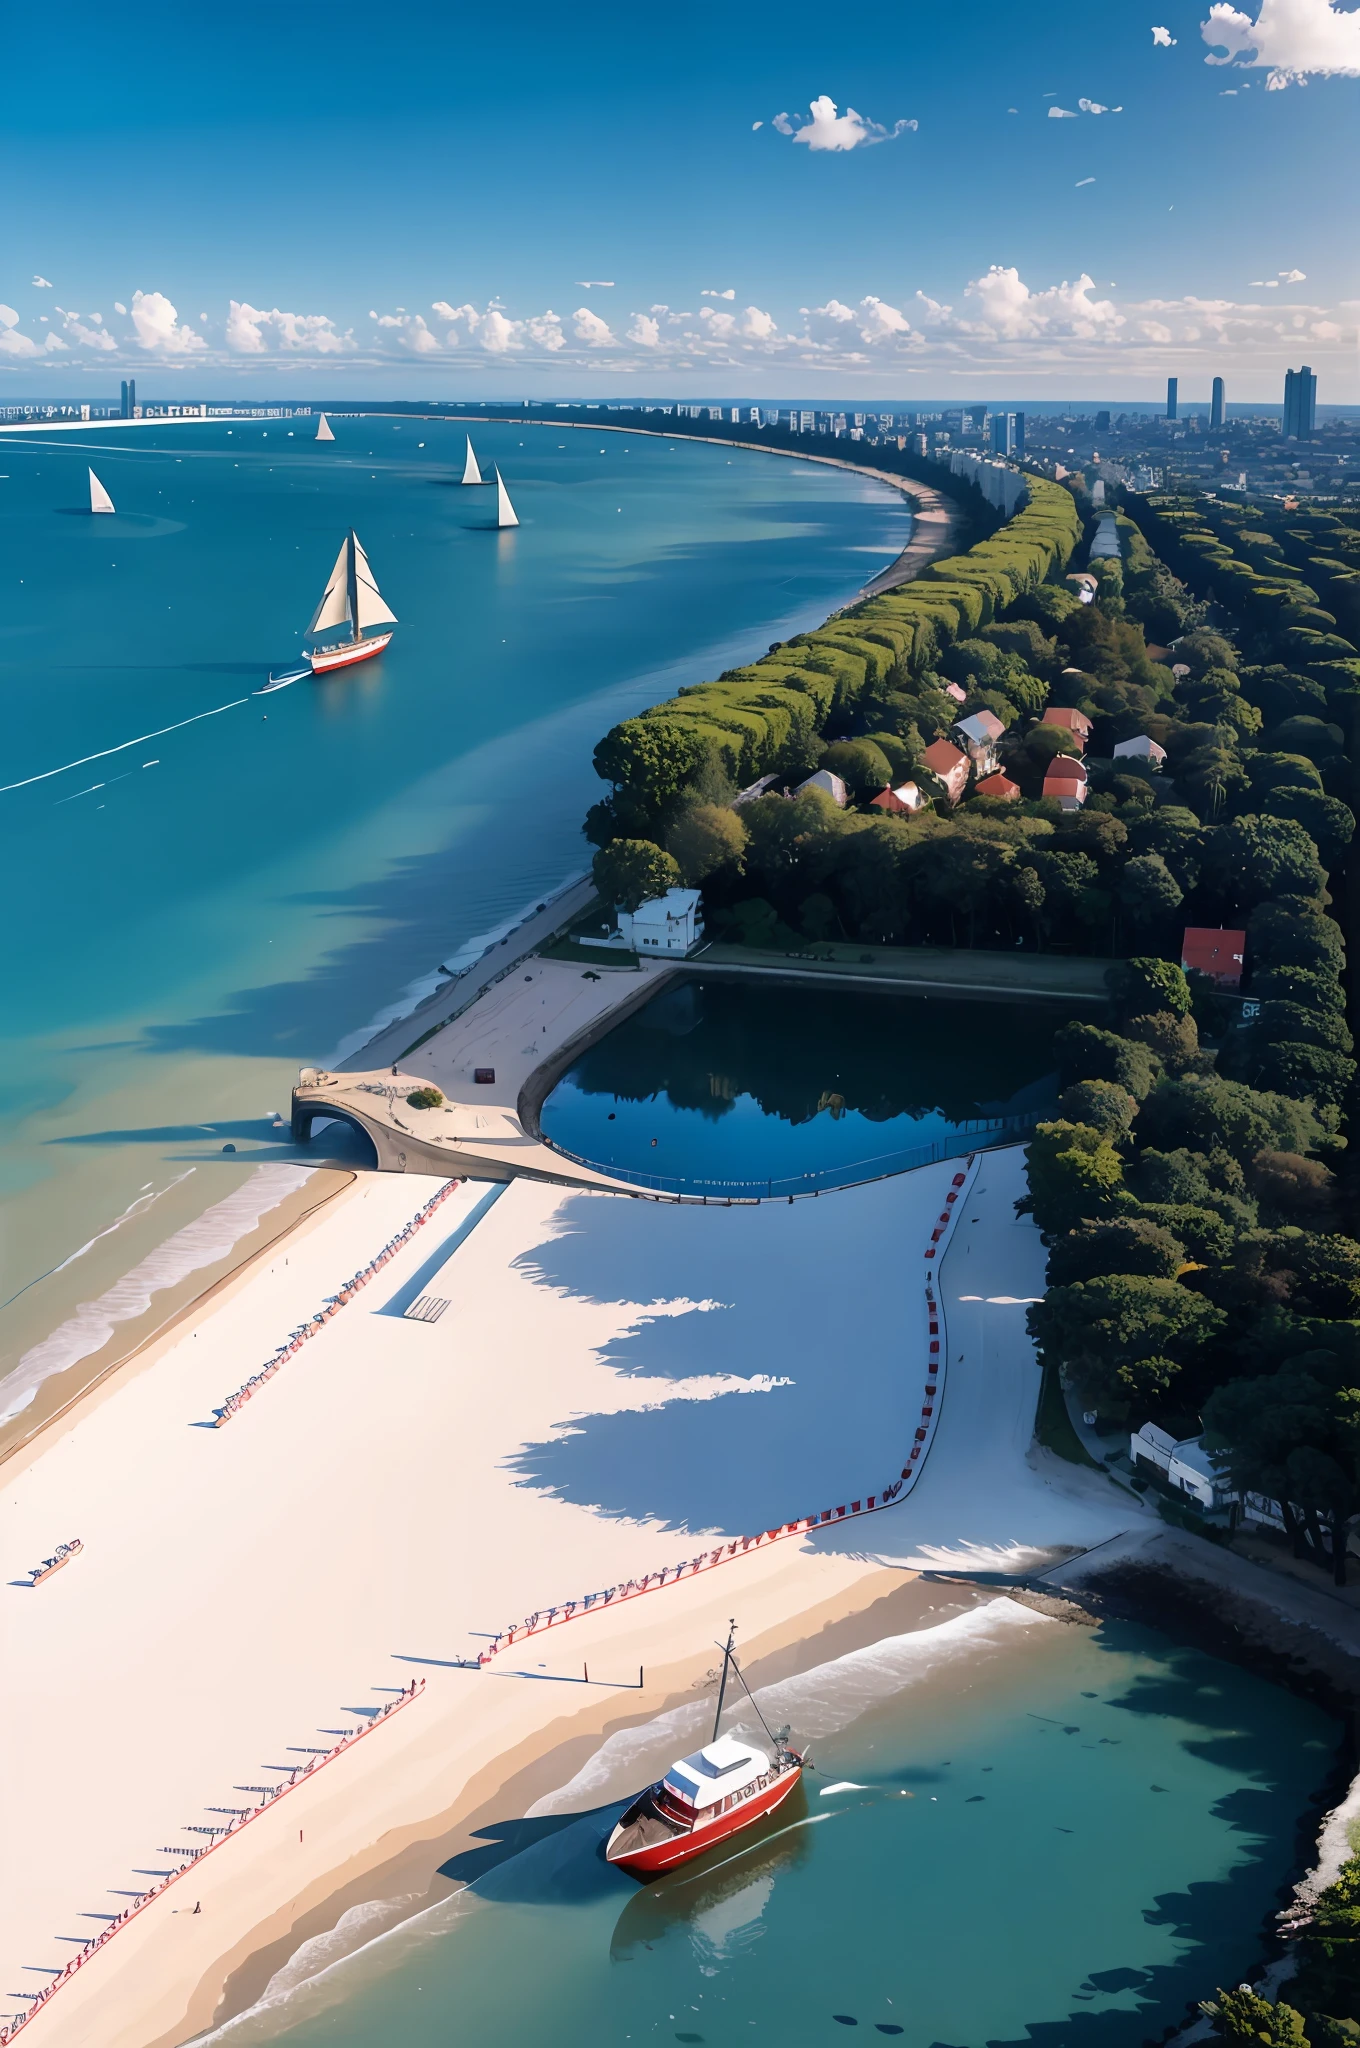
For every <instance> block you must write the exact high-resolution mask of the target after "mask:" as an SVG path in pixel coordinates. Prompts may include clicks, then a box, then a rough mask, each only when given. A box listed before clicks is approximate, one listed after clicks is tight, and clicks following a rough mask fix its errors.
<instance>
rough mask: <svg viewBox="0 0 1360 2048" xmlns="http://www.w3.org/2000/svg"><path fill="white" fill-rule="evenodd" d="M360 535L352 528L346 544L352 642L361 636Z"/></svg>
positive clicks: (346, 574)
mask: <svg viewBox="0 0 1360 2048" xmlns="http://www.w3.org/2000/svg"><path fill="white" fill-rule="evenodd" d="M357 539H358V535H357V534H356V533H355V531H354V528H353V527H352V526H351V528H350V530H349V539H348V540H347V541H346V543H345V547H346V551H347V552H346V556H345V594H346V597H347V598H348V601H349V633H350V639H351V640H358V639H359V637H360V634H359V564H358V558H357V556H356V554H355V542H356V540H357Z"/></svg>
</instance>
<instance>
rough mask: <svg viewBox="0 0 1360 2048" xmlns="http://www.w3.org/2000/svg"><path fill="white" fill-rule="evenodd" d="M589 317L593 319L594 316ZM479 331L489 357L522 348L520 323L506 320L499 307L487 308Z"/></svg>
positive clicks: (522, 332) (521, 325) (522, 340)
mask: <svg viewBox="0 0 1360 2048" xmlns="http://www.w3.org/2000/svg"><path fill="white" fill-rule="evenodd" d="M591 317H592V319H593V318H594V315H593V314H592V316H591ZM601 325H603V322H601ZM479 331H480V334H481V342H482V347H483V348H484V349H485V350H486V351H487V353H488V354H489V355H493V356H499V355H505V354H506V353H507V352H508V351H509V350H510V349H516V348H523V346H524V339H523V335H524V329H523V324H522V322H520V321H518V320H510V319H508V318H507V317H506V315H505V314H504V313H503V312H502V311H501V309H500V307H499V306H488V307H487V309H486V311H485V313H483V315H482V318H481V326H480V330H479Z"/></svg>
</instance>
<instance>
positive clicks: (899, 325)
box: [859, 297, 911, 342]
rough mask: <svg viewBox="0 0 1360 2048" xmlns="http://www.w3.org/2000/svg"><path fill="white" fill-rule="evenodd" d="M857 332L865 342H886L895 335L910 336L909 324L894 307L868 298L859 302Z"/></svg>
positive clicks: (879, 300)
mask: <svg viewBox="0 0 1360 2048" xmlns="http://www.w3.org/2000/svg"><path fill="white" fill-rule="evenodd" d="M859 331H860V333H861V335H862V336H863V338H864V340H865V341H868V342H875V341H887V340H888V339H889V338H890V337H891V336H893V335H896V334H910V332H911V322H910V320H908V318H907V316H906V314H905V313H902V312H899V310H898V309H897V307H896V306H889V305H888V304H887V303H886V302H885V301H884V300H883V299H876V298H873V297H869V298H865V299H861V300H860V302H859Z"/></svg>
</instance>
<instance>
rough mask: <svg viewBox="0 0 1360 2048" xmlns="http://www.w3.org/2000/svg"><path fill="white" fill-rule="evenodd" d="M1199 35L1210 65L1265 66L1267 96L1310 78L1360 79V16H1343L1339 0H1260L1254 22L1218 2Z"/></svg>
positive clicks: (1223, 1)
mask: <svg viewBox="0 0 1360 2048" xmlns="http://www.w3.org/2000/svg"><path fill="white" fill-rule="evenodd" d="M1200 34H1201V35H1202V36H1203V38H1204V40H1205V42H1206V43H1208V45H1209V54H1208V56H1207V57H1206V58H1205V60H1204V61H1205V63H1206V64H1232V63H1234V62H1240V63H1242V64H1244V65H1252V66H1264V67H1265V68H1266V69H1267V70H1268V71H1269V73H1270V76H1269V77H1268V78H1267V80H1266V90H1267V91H1268V92H1279V91H1281V90H1283V88H1284V87H1285V86H1287V85H1295V84H1297V85H1306V84H1307V82H1308V80H1309V78H1310V77H1315V78H1360V12H1357V11H1356V10H1355V9H1354V8H1352V9H1349V10H1347V11H1345V12H1343V11H1342V9H1341V8H1340V7H1338V6H1337V5H1336V4H1335V0H1260V4H1259V9H1258V12H1257V15H1256V19H1255V21H1253V20H1252V18H1251V16H1250V15H1248V14H1244V13H1243V12H1242V11H1241V9H1240V8H1237V7H1232V6H1229V5H1228V4H1227V0H1216V4H1215V5H1214V6H1212V7H1211V8H1210V9H1209V18H1208V20H1207V21H1203V22H1201V23H1200ZM1218 51H1221V52H1222V53H1223V54H1222V55H1221V56H1220V55H1216V54H1215V53H1216V52H1218Z"/></svg>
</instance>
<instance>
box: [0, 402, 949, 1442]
mask: <svg viewBox="0 0 1360 2048" xmlns="http://www.w3.org/2000/svg"><path fill="white" fill-rule="evenodd" d="M290 427H291V436H290ZM335 429H336V436H337V439H336V442H335V443H334V445H332V446H320V447H318V446H316V445H315V444H314V443H313V442H312V440H311V439H310V436H311V434H312V432H313V431H314V427H313V425H311V424H309V423H307V422H303V421H298V422H288V421H286V420H275V421H267V422H259V423H252V424H249V425H247V424H237V425H236V426H234V427H233V428H232V429H230V430H229V429H228V428H227V426H226V425H225V424H221V425H219V424H218V423H216V422H213V423H209V424H207V425H204V426H197V425H192V426H180V427H175V426H169V425H167V426H166V427H164V428H161V427H159V426H157V427H154V428H146V429H139V430H133V431H128V432H123V433H119V432H116V431H113V430H101V429H99V428H98V427H96V426H91V427H90V428H89V429H88V431H84V430H82V431H81V432H79V433H73V434H61V435H55V434H54V435H45V434H43V435H38V434H29V435H14V434H12V435H9V436H0V472H3V474H0V584H2V585H3V592H4V606H3V611H2V612H0V734H3V746H0V783H4V784H21V785H23V786H21V787H14V788H8V789H6V790H4V791H2V792H0V843H2V844H3V855H4V859H5V862H6V865H7V870H8V873H9V874H10V877H11V887H10V889H9V890H8V891H7V893H6V916H5V926H4V931H5V964H6V972H5V974H4V976H3V977H0V1043H2V1044H3V1053H4V1058H3V1064H2V1065H0V1194H3V1196H4V1197H5V1202H4V1211H3V1219H2V1220H0V1301H2V1300H4V1299H5V1298H6V1297H9V1296H11V1295H13V1294H14V1293H15V1290H17V1289H20V1288H26V1289H27V1291H26V1292H25V1293H23V1294H22V1295H21V1296H20V1298H19V1299H18V1300H17V1301H15V1302H13V1303H12V1304H11V1305H10V1306H9V1307H8V1308H7V1309H5V1310H4V1312H3V1314H2V1315H0V1377H2V1376H3V1375H4V1373H5V1372H6V1371H8V1370H10V1369H12V1368H13V1366H14V1364H15V1361H16V1360H17V1359H18V1358H19V1357H20V1356H21V1355H22V1354H23V1353H24V1351H25V1349H26V1347H29V1346H31V1345H32V1344H33V1342H34V1340H35V1338H38V1337H44V1336H45V1335H46V1333H47V1332H49V1331H51V1330H52V1329H53V1327H54V1325H56V1324H58V1323H60V1321H61V1319H62V1317H63V1316H64V1315H66V1314H68V1313H69V1311H70V1309H71V1307H72V1305H73V1304H74V1303H76V1302H79V1301H85V1300H88V1299H90V1298H91V1297H92V1296H97V1295H99V1294H100V1293H101V1291H102V1290H103V1289H105V1288H107V1287H108V1286H109V1285H110V1283H111V1282H112V1281H113V1280H115V1279H116V1278H117V1277H118V1276H119V1275H121V1274H123V1273H125V1272H126V1271H127V1270H128V1268H129V1267H130V1266H131V1265H132V1264H133V1263H134V1261H136V1260H139V1259H142V1258H144V1257H145V1256H147V1255H148V1254H149V1253H150V1252H151V1250H152V1249H153V1248H154V1247H155V1246H157V1245H159V1244H160V1243H161V1242H162V1241H163V1240H164V1239H165V1238H166V1237H167V1236H168V1234H169V1233H170V1232H171V1231H173V1230H175V1229H176V1228H177V1227H179V1226H180V1225H182V1224H184V1223H185V1222H186V1220H188V1219H189V1218H191V1217H194V1216H196V1215H198V1214H199V1213H200V1212H201V1211H202V1210H203V1209H204V1208H205V1207H206V1206H207V1205H208V1203H209V1202H215V1201H217V1200H219V1199H221V1198H222V1197H223V1196H224V1195H226V1194H228V1193H230V1191H231V1190H232V1189H233V1188H236V1187H238V1186H239V1185H240V1183H241V1181H242V1179H243V1176H244V1172H245V1170H246V1169H248V1167H249V1166H250V1165H252V1164H253V1163H256V1162H258V1161H260V1160H274V1159H278V1158H280V1157H286V1156H288V1155H287V1152H286V1150H285V1149H284V1148H281V1146H280V1140H279V1134H277V1133H275V1132H273V1131H272V1129H271V1126H270V1118H269V1114H268V1113H269V1112H270V1111H271V1110H274V1109H282V1108H286V1106H287V1091H288V1087H289V1085H290V1082H291V1080H292V1078H293V1077H294V1074H295V1070H296V1067H297V1065H298V1064H299V1063H300V1062H302V1061H305V1060H311V1059H327V1058H329V1057H332V1056H333V1055H334V1054H335V1052H336V1049H337V1047H338V1046H340V1045H341V1044H342V1043H344V1042H345V1041H346V1040H349V1041H350V1042H353V1041H354V1040H355V1038H356V1036H357V1035H359V1034H361V1033H362V1031H363V1028H364V1026H365V1025H367V1024H368V1023H370V1022H371V1021H372V1020H373V1019H374V1018H375V1016H377V1015H378V1014H380V1013H381V1012H382V1011H383V1010H384V1009H385V1008H387V1007H388V1006H390V1005H391V1004H392V1003H393V1002H394V1000H395V999H396V998H398V997H399V996H400V995H401V993H402V991H403V990H407V991H410V990H413V989H423V988H424V987H425V986H427V985H429V983H430V982H431V980H432V977H433V975H434V972H435V970H436V968H437V967H438V965H439V964H440V963H441V962H444V963H446V964H450V963H452V962H453V961H454V960H455V959H456V958H457V957H458V955H459V952H460V949H462V948H467V947H469V946H471V948H472V950H473V952H474V953H475V951H476V950H478V945H479V942H480V941H481V940H482V939H484V937H485V936H486V935H488V934H490V933H493V932H497V931H498V930H499V928H501V927H502V926H503V925H504V924H505V923H506V921H507V920H511V919H513V918H515V917H516V916H517V915H518V914H519V913H521V912H522V911H523V910H525V909H526V908H532V906H533V904H534V902H535V901H536V900H540V899H541V898H542V897H543V896H544V895H545V894H546V893H548V891H549V890H551V889H552V888H553V887H555V886H556V885H557V884H559V883H560V882H562V881H563V880H565V879H566V878H567V876H568V875H570V874H571V873H573V872H576V871H579V870H581V869H582V868H584V867H585V865H586V863H587V861H588V858H589V849H588V848H587V847H586V846H585V844H584V842H583V841H582V839H581V838H580V836H579V825H580V820H581V817H582V815H583V813H584V811H585V808H586V806H587V805H588V804H589V803H590V802H591V801H592V800H593V799H594V798H595V796H596V795H598V794H599V793H600V789H601V785H600V784H599V783H598V782H597V780H596V778H595V777H594V775H593V773H592V771H591V767H590V755H591V749H592V747H593V745H594V743H595V741H596V739H597V738H598V737H599V736H600V734H601V733H603V732H604V731H605V730H606V729H607V728H608V727H609V725H610V724H612V723H613V722H614V720H615V719H617V718H618V717H620V716H623V715H626V714H627V713H628V712H629V711H630V710H633V709H636V708H639V707H640V706H641V705H643V704H645V703H648V702H652V701H655V700H656V699H657V698H658V697H661V696H665V695H667V694H668V693H669V692H670V690H671V689H673V688H674V687H675V686H676V685H677V684H678V683H681V682H684V681H692V680H694V679H696V678H697V677H699V676H702V675H706V674H710V673H713V672H715V670H716V668H717V667H721V666H722V665H724V663H726V662H728V661H731V660H734V659H737V658H746V657H748V656H749V655H750V654H751V653H752V652H753V651H755V650H759V649H763V647H764V646H765V645H767V644H768V642H769V641H770V640H772V639H774V638H777V637H783V636H784V635H785V634H787V633H788V632H789V631H791V630H793V629H795V628H796V627H800V626H804V625H807V624H809V623H812V622H814V621H816V620H818V619H820V618H821V617H823V616H824V615H825V613H826V611H827V610H828V609H829V608H830V607H831V606H833V605H834V604H836V603H838V602H841V601H843V600H844V599H845V598H846V597H848V596H849V595H851V594H852V593H853V591H854V590H855V589H856V588H857V587H858V586H859V584H860V583H861V582H862V581H863V580H865V579H866V578H867V577H868V576H869V575H871V574H872V573H874V571H875V570H876V569H877V568H878V567H880V566H882V564H883V563H884V562H885V561H886V560H887V559H889V558H890V557H891V555H892V554H893V553H895V552H896V551H897V550H898V549H899V548H900V547H901V546H902V545H904V544H905V540H906V538H907V536H908V533H909V530H910V520H909V514H908V513H907V512H906V510H905V509H904V506H903V501H902V500H901V498H900V497H899V496H898V494H897V493H895V492H891V491H889V490H887V489H886V488H885V487H883V486H880V485H877V484H875V483H873V482H872V481H871V480H869V479H865V478H859V477H856V476H853V475H851V474H848V473H846V472H844V471H840V470H834V469H828V468H823V467H818V466H815V465H809V464H800V463H793V462H789V461H780V460H777V459H775V458H772V457H768V456H760V455H758V454H752V453H743V452H741V451H740V450H736V451H732V452H731V453H730V454H729V453H728V452H727V451H726V450H724V449H721V448H706V447H702V446H699V445H696V444H687V443H680V444H676V445H674V446H672V444H670V443H667V442H665V441H663V440H649V439H647V438H646V437H643V436H621V435H617V434H600V435H598V436H596V435H594V434H589V433H582V432H573V431H570V430H566V429H562V428H555V427H553V426H551V425H550V426H549V427H548V428H546V429H543V428H539V429H536V430H528V429H524V428H518V427H514V426H504V425H497V426H489V427H483V428H477V429H476V430H475V436H476V441H477V446H478V449H479V453H480V454H481V455H482V456H483V458H484V460H485V461H486V463H487V466H488V467H489V466H490V463H491V462H493V461H494V462H498V463H499V464H500V466H501V468H502V470H503V471H504V473H505V475H506V478H507V481H508V483H509V485H510V488H511V490H512V491H513V493H514V497H515V502H516V505H517V509H518V511H519V513H520V516H521V519H522V521H523V524H522V525H521V527H520V529H519V530H518V531H517V532H514V533H509V534H504V535H501V534H497V533H496V532H494V531H491V530H489V526H488V522H489V520H490V518H491V516H492V509H491V508H492V494H491V493H490V492H488V491H475V490H464V489H462V488H461V487H460V486H459V485H458V484H457V483H456V482H455V481H454V479H455V478H456V477H457V476H459V475H461V471H462V458H463V431H462V429H460V428H454V427H452V426H450V425H448V424H439V423H433V424H430V423H423V422H419V421H415V420H410V419H407V420H404V421H402V422H401V423H400V424H397V423H394V422H392V421H388V420H364V421H359V420H338V421H336V423H335ZM422 443H423V444H424V445H423V446H422V445H421V444H422ZM88 466H93V467H94V468H95V469H96V470H97V472H98V474H99V476H100V477H101V479H102V480H103V482H104V483H105V485H106V486H107V488H108V489H109V491H110V492H111V494H112V497H113V500H114V503H115V505H116V506H117V508H118V510H117V513H116V515H115V516H114V517H111V518H110V517H103V518H92V517H91V516H90V515H89V514H88V512H86V511H84V510H82V507H84V506H86V505H88V486H87V481H86V470H87V467H88ZM351 524H353V525H354V526H355V527H356V528H357V529H358V532H359V535H360V538H361V539H362V541H363V542H364V544H365V546H366V548H367V550H368V553H369V556H370V559H371V561H372V564H373V567H374V570H375V572H376V574H377V576H378V578H379V581H380V583H381V586H382V588H383V591H384V594H385V595H386V596H387V597H388V599H389V601H390V602H391V604H392V607H393V609H394V610H395V611H396V612H397V614H398V616H399V618H400V619H401V622H402V623H401V626H400V629H399V631H398V634H397V638H396V641H395V643H394V645H393V647H392V649H391V650H390V652H389V653H388V654H387V655H386V656H384V657H383V658H382V659H381V661H375V662H373V663H371V664H368V665H366V666H365V667H363V668H361V669H358V670H355V671H353V672H351V673H350V674H348V675H340V676H336V677H332V678H330V679H328V680H327V681H326V682H325V683H324V684H313V683H310V682H307V683H301V684H297V685H295V686H293V687H292V688H291V689H288V690H285V691H281V692H278V693H275V694H273V695H269V696H266V697H257V696H254V695H253V694H252V693H253V692H255V691H257V690H259V689H260V688H261V686H262V685H263V683H264V682H265V680H266V676H267V673H268V670H269V668H270V666H271V665H275V666H277V665H279V664H286V663H287V662H288V661H289V659H290V658H291V657H292V656H293V655H294V654H295V652H296V649H297V646H298V641H299V636H300V633H301V630H302V628H303V627H305V625H306V623H307V620H308V619H309V617H310V616H311V612H312V609H313V607H314V605H315V604H316V602H317V599H318V597H319V595H320V592H321V589H322V587H323V585H324V582H325V579H326V576H327V574H328V573H329V570H330V566H331V563H332V561H333V560H334V557H335V552H336V549H337V547H338V545H339V542H340V540H341V538H342V536H343V533H344V530H345V528H346V527H347V526H349V525H351ZM223 707H225V708H223ZM205 714H211V715H205ZM184 721H193V722H190V723H184ZM169 726H175V727H177V728H178V729H177V730H174V731H170V732H166V731H163V730H161V729H162V728H165V727H169ZM142 735H147V736H148V737H146V738H145V739H142V738H141V736H142ZM130 740H136V741H138V744H136V745H133V746H123V744H122V743H123V742H126V741H130ZM110 749H119V751H116V752H110V751H108V750H110ZM85 756H101V757H102V758H98V759H94V760H89V761H85V762H84V763H83V765H75V764H79V763H81V762H82V757H85ZM68 763H69V764H73V765H71V766H69V767H65V766H64V764H68ZM53 769H60V770H61V771H62V772H59V773H57V774H51V773H49V771H50V770H53ZM33 778H40V779H33ZM224 1142H226V1143H232V1144H234V1145H235V1146H236V1147H237V1151H236V1153H235V1154H234V1155H232V1156H224V1155H223V1153H222V1150H221V1148H222V1145H223V1143H224ZM138 1205H140V1206H138ZM129 1209H131V1212H132V1213H130V1214H129V1213H127V1212H128V1211H129ZM119 1219H122V1220H121V1221H119ZM115 1224H116V1225H117V1227H116V1228H112V1226H114V1225H115ZM100 1232H111V1234H109V1235H107V1236H102V1237H100V1236H97V1234H98V1233H100ZM92 1240H95V1241H94V1242H93V1243H92V1244H91V1241H92ZM87 1244H91V1248H90V1249H88V1250H86V1251H85V1252H84V1253H83V1255H82V1256H81V1257H80V1258H79V1259H77V1260H76V1262H75V1264H74V1265H70V1266H67V1267H66V1268H65V1270H64V1271H62V1272H61V1273H58V1274H56V1275H54V1276H53V1277H51V1278H48V1279H39V1278H38V1276H41V1275H43V1274H44V1273H46V1272H47V1271H48V1269H49V1268H51V1267H52V1266H54V1265H56V1264H57V1263H58V1262H59V1261H60V1260H62V1259H65V1258H68V1257H69V1255H70V1254H71V1253H73V1252H75V1251H78V1250H79V1249H80V1248H81V1247H82V1246H85V1245H87ZM35 1280H37V1284H36V1285H32V1284H31V1283H33V1282H34V1281H35ZM68 1348H69V1347H68ZM49 1362H50V1361H49ZM0 1405H3V1404H0Z"/></svg>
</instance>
